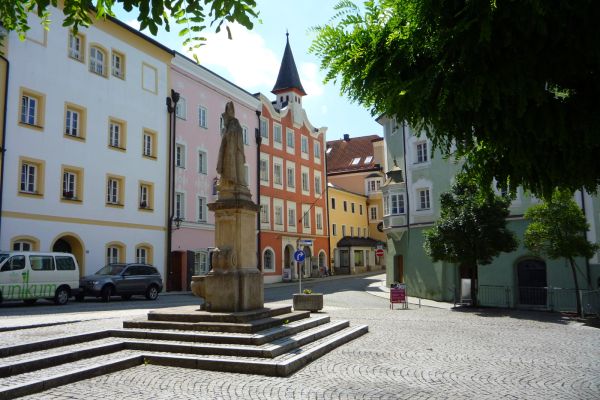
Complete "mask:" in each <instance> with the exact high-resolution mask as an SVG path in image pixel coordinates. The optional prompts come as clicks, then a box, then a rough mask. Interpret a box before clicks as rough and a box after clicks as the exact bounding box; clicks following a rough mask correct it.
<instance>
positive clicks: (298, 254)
mask: <svg viewBox="0 0 600 400" xmlns="http://www.w3.org/2000/svg"><path fill="white" fill-rule="evenodd" d="M305 257H306V255H305V254H304V252H303V251H302V250H296V252H295V253H294V260H296V261H298V262H302V261H304V258H305Z"/></svg>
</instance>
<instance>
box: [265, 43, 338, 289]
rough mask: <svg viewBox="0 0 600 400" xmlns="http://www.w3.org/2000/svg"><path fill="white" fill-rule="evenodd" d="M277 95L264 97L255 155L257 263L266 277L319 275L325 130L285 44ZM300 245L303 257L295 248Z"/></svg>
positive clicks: (323, 250) (324, 253) (324, 243)
mask: <svg viewBox="0 0 600 400" xmlns="http://www.w3.org/2000/svg"><path fill="white" fill-rule="evenodd" d="M272 93H273V94H274V95H275V96H276V99H275V101H273V102H272V101H270V100H269V99H268V98H266V97H265V96H264V95H262V94H260V95H258V96H259V98H260V100H261V103H262V113H261V117H260V129H259V131H260V136H261V142H260V146H259V160H258V188H259V190H258V195H259V202H260V213H259V263H260V268H261V270H262V271H263V274H264V281H265V283H273V282H281V281H282V280H291V279H298V278H299V274H302V276H303V277H309V276H318V275H319V274H320V273H323V271H324V269H325V268H329V265H328V263H329V261H328V260H329V252H330V251H329V239H328V236H329V232H328V229H329V228H328V227H329V223H328V220H327V215H328V212H327V193H326V188H327V186H326V168H325V153H324V149H325V143H326V139H325V133H326V130H327V128H315V127H313V126H312V124H311V123H310V122H309V120H308V118H307V115H306V111H305V110H304V109H303V108H302V97H303V96H304V95H306V93H305V91H304V89H303V88H302V84H301V83H300V79H299V77H298V72H297V70H296V66H295V64H294V60H293V56H292V53H291V49H290V46H289V42H288V43H287V44H286V48H285V52H284V56H283V59H282V64H281V68H280V71H279V76H278V78H277V83H276V84H275V87H274V88H273V91H272ZM298 249H299V250H302V251H303V252H304V255H305V260H304V262H296V261H295V260H294V253H295V252H296V250H298Z"/></svg>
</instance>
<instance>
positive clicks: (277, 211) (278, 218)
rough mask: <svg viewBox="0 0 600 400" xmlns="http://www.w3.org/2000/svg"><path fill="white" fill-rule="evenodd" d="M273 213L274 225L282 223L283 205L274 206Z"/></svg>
mask: <svg viewBox="0 0 600 400" xmlns="http://www.w3.org/2000/svg"><path fill="white" fill-rule="evenodd" d="M273 213H274V215H275V225H283V207H282V206H280V205H276V206H274V207H273Z"/></svg>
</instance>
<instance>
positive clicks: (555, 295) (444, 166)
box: [378, 116, 600, 310]
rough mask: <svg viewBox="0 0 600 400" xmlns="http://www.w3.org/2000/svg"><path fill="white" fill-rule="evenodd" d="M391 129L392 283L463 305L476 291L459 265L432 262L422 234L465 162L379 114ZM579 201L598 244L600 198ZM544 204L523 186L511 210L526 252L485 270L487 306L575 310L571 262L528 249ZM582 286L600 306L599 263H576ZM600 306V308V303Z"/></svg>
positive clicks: (386, 189)
mask: <svg viewBox="0 0 600 400" xmlns="http://www.w3.org/2000/svg"><path fill="white" fill-rule="evenodd" d="M378 122H379V123H380V124H381V125H382V126H383V130H384V147H385V166H384V170H385V171H386V172H387V174H386V175H387V180H386V182H385V183H384V185H383V186H382V194H383V200H384V221H383V228H384V232H385V233H386V235H387V249H388V257H387V266H386V267H387V268H386V270H387V283H388V285H390V284H392V283H394V282H403V283H405V284H406V285H407V290H408V294H409V295H410V296H416V297H421V298H426V299H431V300H437V301H449V302H457V301H460V300H461V297H462V296H465V295H466V294H467V293H468V292H469V291H468V290H465V289H464V288H463V289H461V287H462V285H464V284H465V283H468V282H470V281H467V282H465V281H463V279H462V278H461V276H460V271H459V268H458V266H457V265H454V264H450V263H445V262H435V263H434V262H433V261H432V260H431V258H430V257H429V256H427V254H425V251H424V249H423V241H424V236H423V231H424V230H425V229H427V228H429V227H431V226H432V225H433V223H434V221H435V220H436V219H437V218H438V217H439V215H440V201H439V198H440V194H441V193H443V192H446V191H448V190H450V187H451V185H452V182H453V179H454V177H455V176H456V174H457V173H458V171H459V170H460V161H458V160H455V159H452V157H450V158H444V157H442V156H441V154H440V153H439V152H434V153H433V154H432V152H431V143H430V141H428V140H427V138H426V137H425V135H419V134H418V133H415V132H413V131H412V130H411V129H410V127H409V126H407V125H404V124H403V123H402V122H400V121H396V120H395V119H393V118H387V117H385V116H384V117H380V118H379V119H378ZM575 200H576V202H577V203H578V204H579V205H580V207H581V208H582V210H583V212H584V214H585V215H586V218H587V220H588V222H589V224H590V230H589V231H588V232H587V233H586V235H587V237H588V239H589V240H590V241H592V242H596V241H597V240H598V237H599V234H598V228H600V200H599V198H598V196H596V195H594V196H591V195H590V194H588V193H586V192H584V193H583V194H582V193H580V192H577V193H576V194H575ZM539 202H540V200H539V199H537V198H535V197H534V196H531V195H529V194H527V193H524V192H523V190H521V188H519V190H518V191H517V195H516V198H515V199H514V200H513V201H512V204H511V207H510V217H509V219H508V227H509V229H511V230H512V231H513V232H515V234H516V235H517V238H518V240H519V247H518V248H517V250H515V251H513V252H511V253H502V254H500V256H498V257H497V258H495V259H494V260H493V262H492V263H491V264H489V265H481V266H479V271H478V276H479V282H477V286H478V298H479V304H480V305H482V306H496V307H510V308H517V307H518V308H534V309H548V310H574V309H575V293H574V283H573V276H572V272H571V268H570V266H569V265H568V262H567V261H566V260H562V259H560V260H547V259H543V258H540V257H536V256H534V255H533V254H532V253H530V252H529V251H528V250H527V249H526V248H525V247H524V246H523V233H524V231H525V229H526V227H527V221H526V220H525V219H524V218H523V215H524V213H525V211H526V210H527V209H528V208H529V207H530V206H531V205H533V204H537V203H539ZM576 261H577V266H578V281H579V287H580V289H581V290H582V297H583V304H584V307H585V306H586V304H587V303H594V302H596V303H597V302H599V301H600V300H599V298H600V296H599V293H600V292H599V291H598V289H599V287H600V264H599V261H598V254H596V255H595V256H594V257H593V258H592V259H590V260H585V259H577V260H576ZM595 307H596V308H597V307H599V305H595Z"/></svg>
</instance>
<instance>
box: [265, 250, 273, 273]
mask: <svg viewBox="0 0 600 400" xmlns="http://www.w3.org/2000/svg"><path fill="white" fill-rule="evenodd" d="M263 271H275V256H274V254H273V250H271V249H267V250H265V253H264V255H263Z"/></svg>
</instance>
